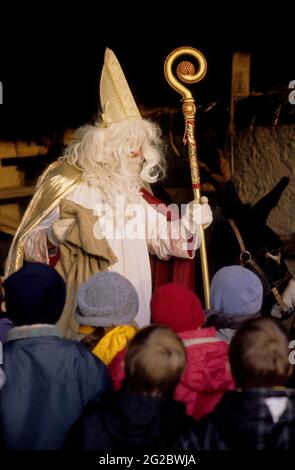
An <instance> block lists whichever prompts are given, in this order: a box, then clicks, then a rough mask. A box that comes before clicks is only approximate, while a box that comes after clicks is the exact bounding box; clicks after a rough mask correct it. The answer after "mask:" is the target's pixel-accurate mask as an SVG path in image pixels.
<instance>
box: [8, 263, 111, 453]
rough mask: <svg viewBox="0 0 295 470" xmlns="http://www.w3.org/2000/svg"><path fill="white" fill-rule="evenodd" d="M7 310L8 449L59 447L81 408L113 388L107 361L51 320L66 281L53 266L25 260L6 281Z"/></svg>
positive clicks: (59, 308) (55, 318)
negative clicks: (65, 335)
mask: <svg viewBox="0 0 295 470" xmlns="http://www.w3.org/2000/svg"><path fill="white" fill-rule="evenodd" d="M3 287H4V293H5V303H6V314H7V315H8V317H9V318H10V319H11V320H12V321H13V322H14V324H15V325H16V326H15V327H14V328H12V329H11V330H10V331H9V333H8V337H7V342H6V343H5V345H4V347H3V367H4V372H5V375H6V382H5V385H4V386H3V388H2V390H1V392H0V435H1V438H2V441H3V443H2V445H3V446H4V447H5V448H6V449H27V450H48V449H61V448H62V447H63V444H64V438H65V435H66V432H67V431H68V429H69V428H70V426H71V425H72V424H73V423H74V422H75V421H76V419H77V418H78V417H79V416H80V414H81V413H82V410H83V409H84V407H85V406H86V405H88V404H90V403H92V402H96V401H98V400H99V399H100V398H101V396H102V394H103V393H104V392H107V391H109V390H111V389H112V386H111V379H110V376H109V374H108V371H107V368H106V367H105V365H104V364H103V363H102V362H101V361H100V360H99V359H97V358H96V357H95V356H93V354H91V353H90V352H89V351H88V350H87V349H86V348H85V347H84V346H82V345H81V344H80V343H78V342H76V341H69V340H66V339H63V338H62V336H61V333H60V331H59V330H58V328H57V327H56V326H55V323H56V322H57V321H58V319H59V318H60V315H61V313H62V310H63V307H64V304H65V298H66V287H65V282H64V281H63V279H62V278H61V276H60V275H59V274H58V273H57V271H55V269H53V268H51V267H50V266H47V265H46V264H41V263H26V264H25V265H24V266H23V267H22V268H21V269H20V270H19V271H17V272H15V273H14V274H12V275H11V276H9V277H8V278H7V279H6V280H5V282H4V284H3Z"/></svg>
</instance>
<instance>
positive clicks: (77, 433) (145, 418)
mask: <svg viewBox="0 0 295 470" xmlns="http://www.w3.org/2000/svg"><path fill="white" fill-rule="evenodd" d="M194 426H195V423H194V421H193V420H192V419H191V418H189V417H188V416H186V414H185V407H184V405H183V404H182V403H179V402H176V401H174V400H172V399H169V398H161V397H151V396H147V395H137V394H134V393H131V392H129V391H127V390H126V389H121V390H119V391H118V392H116V393H114V394H113V395H110V396H108V397H106V398H105V400H103V401H102V402H101V404H100V405H99V404H98V405H97V406H95V407H93V408H92V409H91V410H90V409H89V410H88V411H87V412H86V413H85V414H84V415H83V416H82V417H81V418H80V419H79V420H78V421H77V422H76V423H75V425H74V426H73V427H72V428H71V430H70V431H69V433H68V436H67V439H66V445H65V447H66V448H67V449H75V450H95V451H98V452H116V451H124V453H132V454H134V453H136V452H151V451H157V450H158V451H160V450H162V451H165V450H166V451H167V450H169V452H170V451H171V452H172V451H174V452H176V451H181V450H192V449H194V448H195V442H194V432H193V429H194Z"/></svg>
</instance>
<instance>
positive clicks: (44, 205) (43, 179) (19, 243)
mask: <svg viewBox="0 0 295 470" xmlns="http://www.w3.org/2000/svg"><path fill="white" fill-rule="evenodd" d="M80 181H82V172H81V171H80V170H79V169H78V168H77V167H74V166H72V165H69V164H68V163H66V162H65V161H62V160H57V161H56V162H54V163H52V164H51V165H49V167H48V168H47V169H46V170H45V171H44V172H43V173H42V175H41V176H40V178H39V179H38V182H37V186H36V192H35V194H34V196H33V198H32V199H31V202H30V204H29V206H28V208H27V210H26V211H25V213H24V216H23V218H22V220H21V223H20V225H19V227H18V229H17V232H16V234H15V236H14V239H13V241H12V244H11V247H10V250H9V253H8V257H7V262H6V267H5V277H7V276H9V275H10V274H12V273H13V272H15V271H17V270H18V269H20V268H21V267H22V265H23V262H24V239H25V237H26V236H27V235H28V233H29V232H30V231H31V230H32V229H33V228H35V227H36V226H37V225H38V224H39V223H40V222H41V221H42V220H43V219H44V218H45V217H47V216H48V214H50V212H51V211H53V209H55V208H56V207H57V206H58V205H59V202H60V199H64V198H65V197H66V196H67V195H68V194H69V193H70V192H71V191H72V189H73V188H74V186H75V185H76V184H77V183H79V182H80Z"/></svg>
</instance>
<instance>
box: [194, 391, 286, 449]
mask: <svg viewBox="0 0 295 470" xmlns="http://www.w3.org/2000/svg"><path fill="white" fill-rule="evenodd" d="M197 434H198V437H197V440H198V445H199V448H200V449H203V450H224V449H230V450H239V449H243V450H245V449H249V450H250V449H251V450H273V449H292V448H294V445H295V391H294V390H291V389H285V390H274V389H250V390H247V391H243V392H226V394H225V395H224V397H223V398H222V400H221V401H220V403H219V404H218V405H217V407H216V408H215V410H214V412H213V413H211V414H209V415H208V416H206V417H205V418H204V419H203V420H201V421H200V423H199V427H198V432H197Z"/></svg>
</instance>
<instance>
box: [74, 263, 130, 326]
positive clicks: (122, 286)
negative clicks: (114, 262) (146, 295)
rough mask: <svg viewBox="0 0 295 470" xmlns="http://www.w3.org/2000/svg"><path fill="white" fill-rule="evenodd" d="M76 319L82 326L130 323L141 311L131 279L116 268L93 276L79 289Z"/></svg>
mask: <svg viewBox="0 0 295 470" xmlns="http://www.w3.org/2000/svg"><path fill="white" fill-rule="evenodd" d="M77 303H78V306H77V309H76V320H77V322H78V323H79V324H80V325H87V326H111V325H126V324H128V323H130V322H132V320H134V318H135V316H136V314H137V312H138V295H137V292H136V290H135V288H134V287H133V285H132V284H131V282H130V281H128V279H126V278H125V277H123V276H121V274H118V273H115V272H112V271H103V272H100V273H96V274H94V275H93V276H91V277H90V278H89V279H88V280H87V281H86V282H84V283H83V284H82V285H81V287H80V288H79V289H78V294H77Z"/></svg>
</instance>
